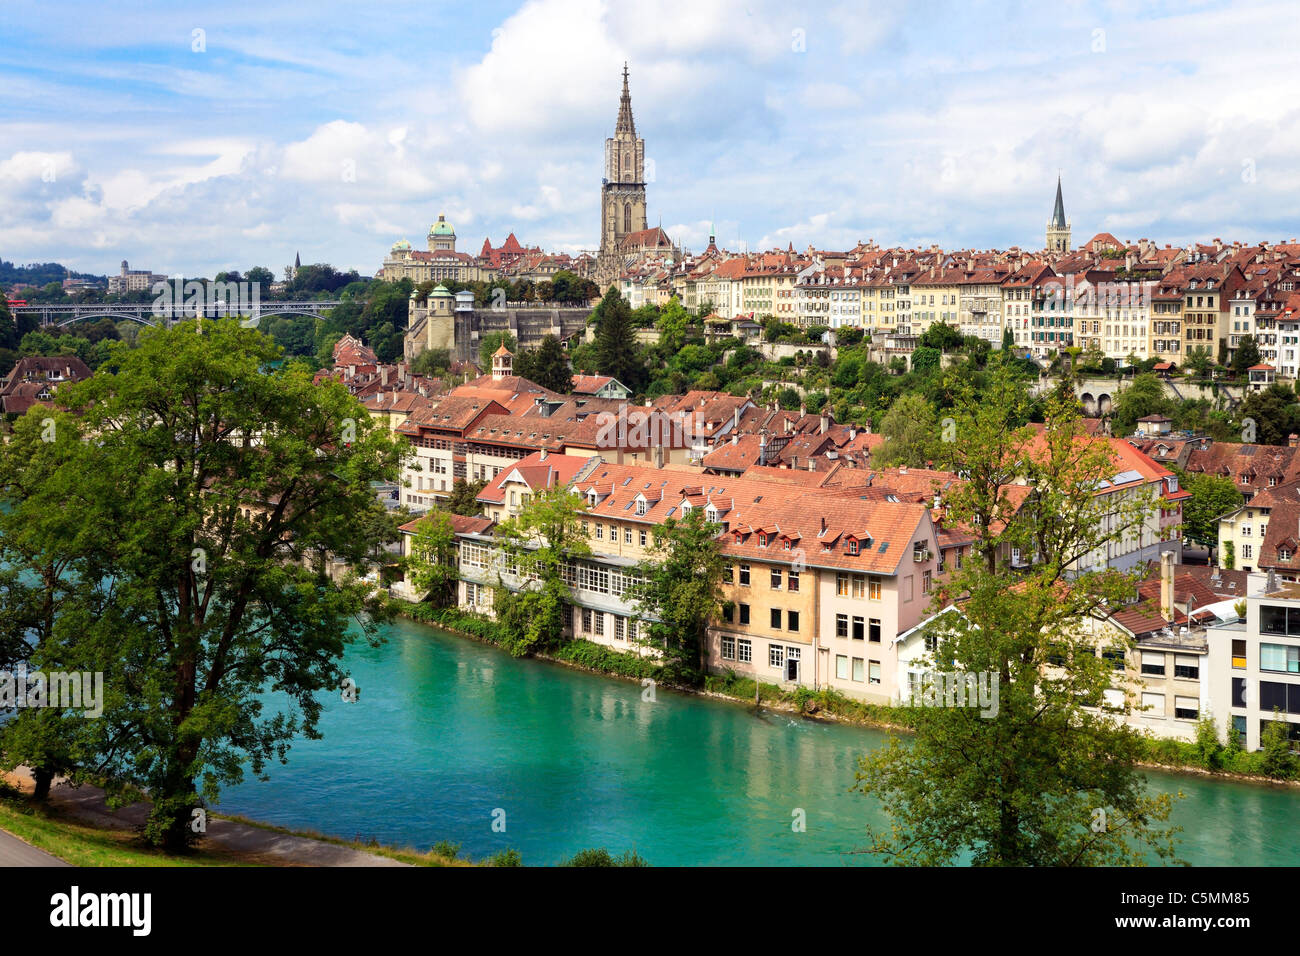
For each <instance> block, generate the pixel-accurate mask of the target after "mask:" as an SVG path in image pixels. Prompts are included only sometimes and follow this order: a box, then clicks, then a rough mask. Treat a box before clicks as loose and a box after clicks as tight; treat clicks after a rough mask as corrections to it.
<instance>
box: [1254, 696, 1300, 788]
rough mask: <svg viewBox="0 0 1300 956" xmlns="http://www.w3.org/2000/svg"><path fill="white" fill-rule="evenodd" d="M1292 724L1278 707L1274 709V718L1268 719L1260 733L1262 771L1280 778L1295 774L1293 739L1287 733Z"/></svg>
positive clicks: (1288, 778)
mask: <svg viewBox="0 0 1300 956" xmlns="http://www.w3.org/2000/svg"><path fill="white" fill-rule="evenodd" d="M1289 726H1290V725H1289V724H1287V722H1286V721H1285V720H1284V719H1283V717H1282V713H1281V711H1280V710H1278V709H1277V708H1274V710H1273V719H1272V720H1270V721H1267V722H1266V723H1265V725H1264V730H1263V732H1262V733H1261V734H1260V735H1259V750H1260V764H1259V769H1260V772H1261V773H1263V774H1264V775H1265V776H1268V777H1274V778H1276V779H1278V780H1290V779H1291V778H1292V777H1293V776H1295V769H1296V759H1295V754H1293V753H1291V741H1290V739H1289V737H1288V734H1287V729H1288V727H1289Z"/></svg>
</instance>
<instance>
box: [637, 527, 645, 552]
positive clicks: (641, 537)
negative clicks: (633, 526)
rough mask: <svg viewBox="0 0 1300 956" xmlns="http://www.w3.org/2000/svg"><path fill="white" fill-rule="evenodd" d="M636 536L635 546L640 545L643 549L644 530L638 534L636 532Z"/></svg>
mask: <svg viewBox="0 0 1300 956" xmlns="http://www.w3.org/2000/svg"><path fill="white" fill-rule="evenodd" d="M637 535H638V539H637V544H639V545H641V547H643V548H644V547H645V530H644V529H642V530H641V531H638V532H637Z"/></svg>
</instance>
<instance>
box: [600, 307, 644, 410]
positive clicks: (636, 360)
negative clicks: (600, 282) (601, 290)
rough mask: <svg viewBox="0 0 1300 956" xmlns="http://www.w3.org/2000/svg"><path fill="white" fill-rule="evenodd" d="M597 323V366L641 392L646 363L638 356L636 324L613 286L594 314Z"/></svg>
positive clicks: (604, 373) (634, 390)
mask: <svg viewBox="0 0 1300 956" xmlns="http://www.w3.org/2000/svg"><path fill="white" fill-rule="evenodd" d="M591 321H592V322H594V323H595V324H596V341H595V346H596V355H595V359H596V368H597V370H598V371H599V372H600V374H601V375H610V376H613V377H614V378H616V379H618V380H619V381H620V382H622V383H623V384H624V385H626V386H627V387H628V388H630V389H632V391H633V392H636V393H639V392H640V391H641V389H642V386H643V385H644V384H645V381H646V367H645V363H644V362H643V361H642V360H641V358H640V356H639V355H638V351H639V350H638V348H637V341H636V324H635V323H634V321H633V319H632V312H631V309H629V308H628V304H627V301H626V300H625V299H624V298H623V297H622V296H621V295H619V293H618V289H617V288H615V287H614V286H610V289H609V291H608V292H606V293H605V297H604V298H602V299H601V300H600V304H599V305H598V306H596V309H595V311H594V312H592V314H591Z"/></svg>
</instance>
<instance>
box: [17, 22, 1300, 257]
mask: <svg viewBox="0 0 1300 956" xmlns="http://www.w3.org/2000/svg"><path fill="white" fill-rule="evenodd" d="M1298 25H1300V16H1298V15H1297V12H1296V8H1295V6H1294V4H1291V3H1286V2H1276V3H1269V2H1263V3H1254V4H1238V3H1228V2H1207V3H1192V4H1172V3H1169V4H1139V3H1127V2H1109V3H1082V2H1079V3H1070V2H1067V3H1064V4H1043V3H1003V4H994V3H980V2H969V0H968V2H961V3H947V2H936V3H927V4H906V3H874V2H869V3H842V4H838V3H829V4H823V5H819V6H818V8H817V9H816V10H815V11H803V10H798V9H796V8H795V5H793V4H789V3H787V2H776V0H644V2H637V3H626V2H602V0H532V2H528V3H524V4H500V3H497V4H493V3H474V4H468V3H455V4H453V3H439V2H430V0H421V2H405V0H388V2H386V3H384V4H377V5H370V4H356V3H334V2H328V0H317V2H313V3H312V4H310V5H308V4H306V3H303V4H279V3H276V2H274V0H264V2H261V3H244V2H233V3H232V2H225V3H211V4H209V3H202V2H200V3H174V2H172V3H166V2H156V3H151V2H133V3H113V2H97V0H92V2H84V3H78V2H26V0H5V2H4V4H3V6H0V36H3V37H4V41H3V43H0V257H3V258H5V259H9V260H13V261H18V262H29V261H46V260H58V261H62V262H65V263H67V264H69V265H70V266H72V267H74V268H77V269H80V270H84V271H92V272H105V271H115V270H116V269H117V266H118V263H119V262H120V260H122V259H124V258H125V259H129V260H130V261H131V264H132V267H133V268H152V269H154V270H156V271H159V272H165V273H168V274H172V273H178V272H182V273H185V274H189V275H194V274H211V273H213V272H215V271H217V270H219V269H224V268H239V269H245V268H247V267H249V266H252V265H258V264H260V265H268V266H271V267H272V268H274V269H276V270H277V271H278V270H279V269H280V268H282V267H283V266H284V265H285V264H286V263H288V262H291V261H292V259H293V256H294V254H295V252H300V253H301V255H302V259H303V261H304V262H332V263H334V264H335V265H337V266H340V267H344V268H356V269H358V270H359V271H361V272H363V273H366V274H368V273H372V272H373V271H374V270H375V268H377V267H378V265H379V264H380V262H381V260H382V258H383V254H384V252H385V250H386V249H387V248H388V247H389V246H390V245H391V244H392V242H393V241H394V240H396V239H399V238H409V239H410V240H411V241H412V242H413V243H414V244H416V246H417V248H423V245H424V235H425V233H426V232H427V230H428V227H429V224H430V223H431V222H432V221H433V220H434V219H436V218H437V216H438V214H439V213H440V212H442V213H445V214H446V215H447V217H448V219H449V220H451V221H452V222H453V223H454V224H455V226H456V231H457V236H458V240H459V248H461V249H463V250H468V251H471V252H477V251H478V248H479V247H480V246H481V245H482V242H483V239H484V237H485V236H490V237H491V239H492V240H493V242H494V243H499V242H501V241H502V239H504V237H505V235H506V234H507V233H508V232H510V231H512V230H513V231H514V232H515V233H516V235H518V237H519V238H520V240H521V241H523V242H525V243H527V244H530V245H532V244H535V245H541V246H543V247H545V248H548V249H558V250H565V251H578V250H580V249H584V248H591V247H592V246H594V245H595V244H596V242H597V241H598V239H599V220H598V209H599V205H598V204H599V185H600V176H601V161H602V148H603V140H604V138H605V137H606V136H608V135H610V134H611V132H612V129H613V125H614V119H615V116H616V114H617V107H618V92H619V83H620V71H621V68H622V64H623V61H624V60H627V61H628V63H629V68H630V71H631V87H632V102H633V107H634V110H635V114H636V120H637V130H638V133H639V134H640V135H641V136H643V137H645V139H646V154H647V157H648V158H649V160H651V161H652V163H653V175H654V179H653V182H651V183H650V185H649V205H650V218H651V222H652V223H654V222H657V221H662V223H663V225H664V227H665V228H666V229H667V230H668V231H669V233H670V234H671V235H672V236H673V237H674V238H675V239H677V240H678V241H680V242H682V243H684V244H686V245H687V246H688V247H691V248H695V249H697V250H698V249H700V248H702V246H703V245H704V243H705V242H706V241H707V239H706V236H707V233H708V227H709V223H710V221H714V222H716V226H717V233H718V238H719V241H720V242H723V243H726V244H728V245H730V246H731V247H733V248H735V247H737V246H738V245H739V243H741V242H744V243H746V244H748V247H749V248H751V249H757V248H765V247H769V246H773V245H779V246H781V247H784V246H786V244H787V243H790V242H793V243H794V245H795V247H796V248H798V249H802V248H805V247H806V246H807V245H808V244H809V243H813V244H815V245H817V246H819V247H823V248H846V247H848V246H851V245H852V244H853V243H854V242H856V241H858V240H859V239H862V240H865V239H869V238H872V239H875V240H876V241H878V242H880V243H882V244H890V245H892V244H906V245H918V244H921V245H929V244H930V243H939V244H941V245H943V246H944V247H946V248H958V247H973V248H988V247H999V248H1005V247H1008V246H1011V245H1021V246H1026V247H1033V248H1038V247H1039V246H1040V245H1041V243H1042V238H1043V227H1044V224H1045V222H1046V220H1047V217H1048V215H1049V213H1050V211H1051V203H1052V197H1053V192H1054V189H1055V184H1056V175H1057V172H1058V171H1060V172H1061V174H1062V176H1063V178H1064V184H1065V185H1064V189H1065V203H1066V212H1067V214H1068V215H1069V216H1070V218H1071V219H1072V221H1073V228H1074V239H1075V241H1076V242H1082V241H1084V240H1086V239H1087V238H1088V237H1089V236H1091V235H1092V234H1093V233H1096V232H1099V231H1109V232H1112V233H1114V234H1115V235H1116V236H1118V237H1119V238H1121V239H1131V240H1136V239H1139V238H1150V239H1153V240H1155V241H1158V242H1161V243H1165V242H1168V243H1174V244H1180V243H1186V242H1189V241H1195V240H1207V239H1211V238H1214V237H1222V238H1224V239H1242V240H1245V241H1257V240H1260V239H1269V240H1277V239H1286V238H1290V237H1292V236H1296V235H1300V223H1298V219H1300V216H1298V215H1297V214H1298V213H1300V163H1298V162H1297V156H1300V72H1298V71H1296V70H1295V69H1294V67H1293V62H1294V53H1293V52H1292V50H1291V49H1290V48H1289V44H1290V43H1291V42H1292V38H1293V37H1294V35H1295V30H1296V27H1297V26H1298Z"/></svg>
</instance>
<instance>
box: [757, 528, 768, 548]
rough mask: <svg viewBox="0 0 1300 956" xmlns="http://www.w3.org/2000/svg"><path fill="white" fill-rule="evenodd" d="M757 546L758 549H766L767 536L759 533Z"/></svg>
mask: <svg viewBox="0 0 1300 956" xmlns="http://www.w3.org/2000/svg"><path fill="white" fill-rule="evenodd" d="M758 546H759V547H760V548H766V547H767V535H766V534H764V533H762V532H760V533H759V535H758Z"/></svg>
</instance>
